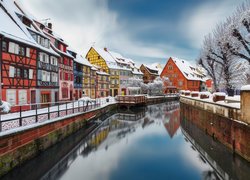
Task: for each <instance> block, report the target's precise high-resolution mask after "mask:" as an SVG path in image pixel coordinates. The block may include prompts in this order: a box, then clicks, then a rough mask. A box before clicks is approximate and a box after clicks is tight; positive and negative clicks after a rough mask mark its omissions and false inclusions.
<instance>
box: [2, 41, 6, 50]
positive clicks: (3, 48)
mask: <svg viewBox="0 0 250 180" xmlns="http://www.w3.org/2000/svg"><path fill="white" fill-rule="evenodd" d="M2 51H3V52H6V51H7V42H6V41H3V42H2Z"/></svg>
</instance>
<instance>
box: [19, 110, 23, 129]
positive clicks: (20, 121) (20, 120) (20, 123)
mask: <svg viewBox="0 0 250 180" xmlns="http://www.w3.org/2000/svg"><path fill="white" fill-rule="evenodd" d="M19 107H20V112H19V114H20V119H19V126H20V127H21V126H22V124H23V122H22V120H23V119H22V106H19Z"/></svg>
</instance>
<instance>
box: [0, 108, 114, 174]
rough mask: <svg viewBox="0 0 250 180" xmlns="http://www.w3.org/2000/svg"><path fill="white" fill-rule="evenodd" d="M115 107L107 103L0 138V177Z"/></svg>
mask: <svg viewBox="0 0 250 180" xmlns="http://www.w3.org/2000/svg"><path fill="white" fill-rule="evenodd" d="M114 108H116V105H109V106H107V107H104V108H102V109H98V110H93V111H90V112H87V113H82V114H80V115H76V116H72V117H70V118H65V119H63V120H61V121H56V122H51V123H48V124H45V125H41V126H39V127H35V128H31V129H27V130H23V131H19V132H16V133H12V134H10V135H5V136H2V137H1V139H0V177H1V176H2V175H4V174H6V173H7V172H9V171H10V170H11V169H13V168H14V167H16V166H18V165H21V164H22V163H23V162H25V161H27V160H29V159H31V158H32V157H34V156H36V155H38V154H39V153H40V152H41V151H44V150H45V149H47V148H49V147H51V146H52V145H54V144H55V143H57V142H59V141H61V140H63V139H64V138H66V137H67V136H69V135H71V134H72V133H74V132H76V131H77V130H79V129H80V128H82V127H83V126H84V125H85V124H86V122H87V121H88V120H91V119H92V118H97V117H99V116H101V115H103V114H105V113H106V112H108V111H111V110H112V109H114Z"/></svg>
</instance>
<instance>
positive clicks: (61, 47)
mask: <svg viewBox="0 0 250 180" xmlns="http://www.w3.org/2000/svg"><path fill="white" fill-rule="evenodd" d="M34 21H35V22H36V24H37V26H38V27H40V29H41V30H42V31H43V32H44V33H45V34H46V36H47V37H48V38H49V39H50V46H51V48H52V49H53V50H54V51H55V52H57V53H58V54H59V55H60V57H59V63H58V64H59V101H69V100H73V92H74V74H73V59H74V57H73V56H72V55H71V54H70V53H69V52H68V51H67V47H68V44H67V43H66V42H65V41H64V40H63V39H62V38H61V37H60V36H59V35H57V34H56V33H55V32H54V31H53V29H52V24H51V23H48V24H43V23H41V22H39V21H37V20H34Z"/></svg>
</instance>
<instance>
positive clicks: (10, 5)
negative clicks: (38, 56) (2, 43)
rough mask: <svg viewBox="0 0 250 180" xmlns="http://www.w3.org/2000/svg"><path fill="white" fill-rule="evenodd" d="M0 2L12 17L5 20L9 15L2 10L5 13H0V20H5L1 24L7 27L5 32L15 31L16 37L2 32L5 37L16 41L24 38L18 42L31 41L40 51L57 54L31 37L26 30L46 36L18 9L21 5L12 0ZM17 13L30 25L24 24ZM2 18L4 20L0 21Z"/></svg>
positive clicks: (28, 42)
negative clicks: (29, 22)
mask: <svg viewBox="0 0 250 180" xmlns="http://www.w3.org/2000/svg"><path fill="white" fill-rule="evenodd" d="M0 3H1V4H2V6H3V8H4V9H5V10H6V11H7V12H8V14H9V15H10V16H11V18H12V19H11V18H10V17H9V19H8V20H7V19H6V16H9V15H7V14H6V12H3V13H5V15H3V14H1V17H0V18H1V22H6V23H3V24H4V25H5V26H6V27H7V29H8V31H7V32H8V33H10V32H11V34H12V35H13V34H15V33H17V38H13V37H9V36H8V35H6V34H3V35H5V36H6V37H8V38H11V39H13V40H17V41H20V39H25V40H26V41H20V42H23V43H27V44H30V43H31V44H30V45H33V46H35V47H37V48H39V49H40V50H42V51H45V52H48V53H50V54H53V55H55V56H59V55H58V54H57V53H56V52H55V51H54V50H53V49H52V48H45V47H43V46H41V45H40V44H38V43H37V42H36V41H35V40H34V39H33V37H32V36H31V34H30V32H29V31H28V30H30V31H33V32H35V33H37V34H39V35H41V36H43V37H46V36H45V34H43V32H41V31H40V30H39V28H37V27H36V24H35V23H34V22H33V20H32V19H30V17H27V16H26V13H25V12H24V11H23V10H21V9H20V7H21V6H19V5H18V4H17V3H16V2H14V1H13V0H3V1H0ZM1 11H2V8H1ZM17 14H19V15H20V16H23V17H26V18H27V19H29V20H30V21H31V27H28V26H26V25H25V24H24V23H23V22H22V21H21V19H20V18H19V17H18V15H17ZM27 14H28V13H27ZM2 18H3V19H2ZM2 20H5V21H2ZM13 25H15V26H16V27H13ZM2 27H4V26H2V24H1V27H0V29H1V28H2ZM13 31H14V32H13ZM21 31H22V33H19V32H21ZM25 36H26V37H25Z"/></svg>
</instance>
